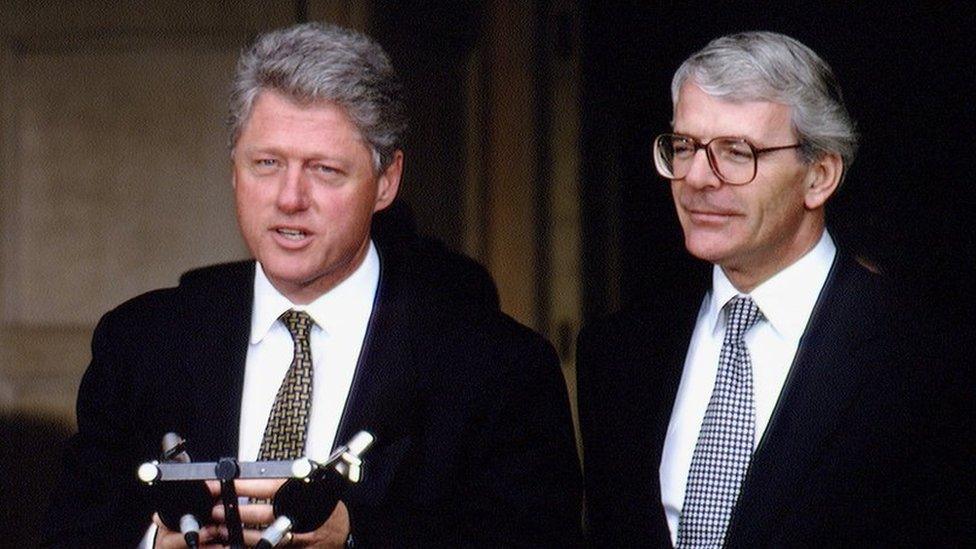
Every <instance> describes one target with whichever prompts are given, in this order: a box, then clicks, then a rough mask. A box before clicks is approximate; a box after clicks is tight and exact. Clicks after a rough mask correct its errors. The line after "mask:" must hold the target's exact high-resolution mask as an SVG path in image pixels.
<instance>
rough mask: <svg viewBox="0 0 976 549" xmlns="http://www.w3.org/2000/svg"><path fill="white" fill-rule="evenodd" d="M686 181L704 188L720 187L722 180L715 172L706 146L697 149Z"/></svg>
mask: <svg viewBox="0 0 976 549" xmlns="http://www.w3.org/2000/svg"><path fill="white" fill-rule="evenodd" d="M684 180H685V182H686V183H688V184H689V185H691V186H692V187H695V188H698V189H704V188H707V187H718V186H720V185H721V184H722V180H721V179H719V178H718V176H717V175H716V174H715V170H713V169H712V165H711V163H710V162H709V159H708V151H706V150H705V149H704V148H701V149H698V150H697V151H695V156H694V157H692V159H691V168H690V169H689V170H688V175H686V176H685V178H684Z"/></svg>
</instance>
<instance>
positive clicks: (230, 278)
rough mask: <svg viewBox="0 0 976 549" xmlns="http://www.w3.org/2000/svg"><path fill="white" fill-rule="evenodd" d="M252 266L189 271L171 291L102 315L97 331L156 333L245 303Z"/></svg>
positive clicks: (244, 263)
mask: <svg viewBox="0 0 976 549" xmlns="http://www.w3.org/2000/svg"><path fill="white" fill-rule="evenodd" d="M253 277H254V262H253V261H242V262H236V263H226V264H221V265H212V266H208V267H201V268H198V269H193V270H191V271H187V272H186V273H184V274H182V275H181V276H180V278H179V284H178V285H177V286H175V287H169V288H160V289H156V290H152V291H149V292H146V293H144V294H141V295H138V296H136V297H133V298H131V299H129V300H127V301H125V302H123V303H122V304H120V305H119V306H117V307H115V308H114V309H112V310H111V311H109V312H108V313H106V314H105V315H104V316H103V317H102V319H101V320H100V321H99V323H98V327H97V328H96V333H98V331H99V330H107V329H110V330H112V331H118V330H122V331H132V330H139V329H140V328H141V329H145V330H149V331H155V330H159V329H160V328H161V327H164V326H166V325H170V324H172V325H180V324H182V323H184V322H186V320H187V319H188V318H191V317H193V316H197V315H200V314H208V313H209V311H210V310H211V308H212V307H215V306H226V305H228V304H229V303H233V302H240V301H242V300H246V299H247V298H248V296H250V294H251V292H253Z"/></svg>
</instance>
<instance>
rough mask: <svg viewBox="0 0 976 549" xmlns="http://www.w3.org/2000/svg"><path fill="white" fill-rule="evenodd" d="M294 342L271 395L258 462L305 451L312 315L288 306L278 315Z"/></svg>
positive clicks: (309, 387)
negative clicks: (281, 377)
mask: <svg viewBox="0 0 976 549" xmlns="http://www.w3.org/2000/svg"><path fill="white" fill-rule="evenodd" d="M279 320H281V322H282V323H284V325H285V327H287V328H288V331H289V332H291V338H292V340H293V341H294V343H295V355H294V358H293V359H292V361H291V366H290V367H289V368H288V372H287V373H286V374H285V379H284V381H282V382H281V387H279V388H278V395H277V396H275V401H274V405H273V406H272V407H271V414H270V415H269V416H268V425H267V427H265V429H264V440H262V441H261V449H260V450H259V452H258V460H259V461H266V460H267V461H272V460H289V459H297V458H299V457H301V456H302V455H304V452H305V434H306V431H307V429H308V414H309V410H310V409H311V407H312V351H311V350H310V349H309V345H308V333H309V331H310V330H311V329H312V324H313V323H314V322H313V321H312V318H311V317H310V316H308V313H306V312H304V311H296V310H293V309H290V310H288V311H286V312H285V313H284V314H282V315H281V317H279Z"/></svg>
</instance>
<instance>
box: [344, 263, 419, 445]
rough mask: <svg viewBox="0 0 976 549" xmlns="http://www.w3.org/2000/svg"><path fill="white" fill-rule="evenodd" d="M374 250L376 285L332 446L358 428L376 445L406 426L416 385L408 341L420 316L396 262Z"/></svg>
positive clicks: (354, 432)
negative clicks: (377, 271) (377, 273)
mask: <svg viewBox="0 0 976 549" xmlns="http://www.w3.org/2000/svg"><path fill="white" fill-rule="evenodd" d="M377 251H378V252H379V255H380V280H379V286H378V288H377V295H376V298H375V300H374V303H373V312H372V314H371V315H370V319H369V326H368V328H367V330H366V337H365V339H364V341H363V348H362V351H361V352H360V356H359V361H358V363H357V365H356V373H355V375H354V377H353V382H352V387H351V388H350V391H349V396H348V397H347V399H346V405H345V409H344V411H343V415H342V420H341V423H340V425H339V429H338V431H337V435H336V440H335V443H334V445H335V446H338V445H341V444H345V443H346V442H348V440H349V439H350V438H351V437H352V436H353V435H354V434H356V433H357V432H358V431H360V430H366V431H369V432H370V433H371V434H373V436H375V437H376V439H377V440H376V444H377V445H379V444H384V443H385V441H388V440H389V439H390V438H393V437H395V429H396V428H398V427H402V426H403V425H404V424H405V422H404V421H403V418H404V414H405V413H407V412H408V411H409V403H410V402H411V401H412V399H411V398H410V393H411V391H413V389H414V386H415V383H414V382H413V380H412V377H411V375H412V374H411V372H412V370H411V368H410V365H411V364H412V363H413V359H412V347H411V346H410V341H412V338H411V330H412V329H414V328H415V326H414V324H415V323H416V319H417V314H418V313H419V311H414V310H413V309H412V308H413V307H415V306H417V303H416V302H417V298H416V296H412V295H411V293H410V291H409V289H408V288H407V287H406V286H407V284H408V281H407V280H406V278H407V277H405V276H404V272H403V271H404V269H403V265H402V264H400V261H399V260H398V259H394V258H393V257H392V255H393V254H390V253H385V252H384V250H383V249H380V248H378V249H377Z"/></svg>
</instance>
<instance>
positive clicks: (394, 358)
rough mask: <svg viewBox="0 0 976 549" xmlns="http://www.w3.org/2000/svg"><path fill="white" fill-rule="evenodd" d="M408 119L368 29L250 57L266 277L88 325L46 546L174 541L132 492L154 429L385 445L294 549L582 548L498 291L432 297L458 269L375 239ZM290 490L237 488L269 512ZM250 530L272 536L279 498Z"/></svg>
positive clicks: (539, 389) (207, 440) (542, 404)
mask: <svg viewBox="0 0 976 549" xmlns="http://www.w3.org/2000/svg"><path fill="white" fill-rule="evenodd" d="M405 125H406V123H405V116H404V113H403V104H402V100H401V98H400V87H399V85H398V83H397V79H396V76H395V74H394V72H393V69H392V67H391V65H390V63H389V60H388V59H387V57H386V55H385V53H384V52H383V51H382V49H381V48H380V47H379V46H378V45H377V44H376V43H375V42H373V41H372V40H370V39H368V38H367V37H365V36H363V35H360V34H358V33H355V32H352V31H347V30H345V29H341V28H338V27H333V26H328V25H320V24H305V25H299V26H296V27H292V28H289V29H284V30H281V31H275V32H272V33H268V34H266V35H264V36H261V37H259V39H258V40H257V42H256V43H255V44H254V46H253V47H251V48H250V49H249V50H248V51H246V52H244V54H243V55H242V57H241V59H240V61H239V64H238V69H237V74H236V78H235V83H234V90H233V95H232V98H231V131H232V140H231V141H232V159H233V170H234V181H233V183H234V190H235V197H236V205H237V214H238V220H239V224H240V228H241V232H242V234H243V236H244V240H245V241H246V243H247V245H248V247H249V249H250V251H251V253H252V254H253V255H254V257H255V259H256V261H249V262H242V263H237V264H231V265H222V266H215V267H209V268H205V269H200V270H197V271H193V272H191V273H188V274H186V275H185V276H183V277H182V279H181V281H180V285H179V286H178V287H177V288H170V289H164V290H158V291H154V292H150V293H148V294H145V295H142V296H139V297H137V298H135V299H133V300H131V301H129V302H127V303H125V304H123V305H121V306H120V307H118V308H117V309H115V310H113V311H111V312H110V313H108V314H107V315H105V316H104V317H103V319H102V320H101V321H100V322H99V324H98V327H97V328H96V330H95V334H94V337H93V341H92V362H91V365H90V366H89V368H88V371H87V372H86V374H85V377H84V379H83V381H82V385H81V389H80V391H79V397H78V433H77V435H75V436H74V437H73V439H72V440H71V442H70V444H69V447H68V449H67V452H66V457H65V467H64V475H63V478H62V481H61V484H60V489H59V491H58V495H57V496H56V497H55V501H54V503H53V505H52V512H51V516H50V517H49V523H48V535H47V538H48V541H49V543H50V544H53V545H58V546H70V547H78V546H90V545H99V546H105V547H124V546H134V545H135V544H136V543H138V542H139V539H140V537H143V539H144V543H146V544H147V545H149V544H154V545H155V546H156V547H179V546H185V543H184V539H183V536H182V535H181V534H180V533H179V532H173V531H170V530H169V529H167V528H166V527H165V526H164V525H163V524H162V523H161V522H160V521H159V520H158V518H157V519H156V524H155V527H154V528H156V529H158V531H153V530H154V529H153V528H150V530H149V531H148V532H147V526H149V524H150V520H151V517H152V515H153V513H152V511H153V508H152V504H151V501H150V500H151V498H150V497H149V494H148V493H147V491H146V489H145V488H144V487H143V486H142V485H141V483H140V482H139V481H138V480H137V478H136V476H135V471H136V467H137V466H138V464H139V463H140V462H144V461H147V460H150V459H153V458H154V457H155V456H157V455H158V453H159V446H160V440H161V437H162V436H163V434H164V433H167V432H176V433H179V434H181V435H182V436H184V437H186V439H187V441H188V442H187V451H188V453H189V455H190V456H191V458H192V459H193V460H195V461H214V460H217V459H219V458H221V457H228V456H229V457H237V458H240V459H242V460H245V461H253V460H257V459H260V460H267V459H272V460H274V459H295V458H297V457H299V456H303V455H307V456H309V457H311V458H312V459H316V460H320V461H321V460H323V459H324V458H325V456H328V455H329V453H331V451H332V450H333V448H335V447H336V446H337V445H339V444H342V443H344V442H346V441H347V440H348V439H349V438H350V437H351V436H352V435H353V434H354V433H356V432H358V431H360V430H366V431H369V432H370V433H372V434H373V435H374V436H375V439H376V442H375V444H374V445H373V447H372V448H370V449H369V452H368V454H367V455H366V456H365V461H366V465H365V472H364V478H363V480H362V481H361V482H360V483H359V484H356V485H354V486H352V487H350V488H349V489H348V490H347V491H346V492H345V493H344V495H343V499H342V501H341V502H340V503H339V504H338V505H337V506H336V508H335V510H334V511H333V512H332V515H331V517H330V518H329V519H328V521H327V522H326V523H325V524H324V525H323V526H322V527H320V528H319V529H318V530H316V531H314V532H311V533H307V534H296V535H294V536H288V539H287V540H286V541H287V543H288V544H289V545H292V546H316V547H327V546H342V545H343V544H346V543H347V541H348V540H350V539H351V540H354V542H355V544H356V545H360V546H365V547H369V546H374V545H378V546H391V545H392V546H400V545H405V546H459V545H475V546H497V545H534V546H546V545H567V544H572V543H574V540H575V537H576V535H577V533H578V527H579V515H578V510H579V507H578V506H579V496H580V486H579V471H578V465H577V462H576V450H575V445H574V442H573V434H572V426H571V422H570V416H569V408H568V402H567V397H566V391H565V385H564V383H563V379H562V376H561V374H560V370H559V367H558V362H557V359H556V357H555V354H554V352H553V350H552V348H551V346H550V345H548V344H547V343H546V342H545V341H544V340H542V339H541V338H540V337H538V336H537V335H535V334H533V333H532V332H531V331H529V330H528V329H526V328H524V327H522V326H520V325H518V324H516V323H515V322H514V321H512V320H511V319H509V318H508V317H505V316H504V315H502V314H501V313H500V312H499V311H497V309H496V308H494V307H491V306H486V303H492V299H491V296H487V297H486V296H475V295H471V293H472V292H470V291H467V290H464V288H467V287H468V286H465V285H464V284H443V285H442V284H440V279H439V276H440V275H441V274H443V273H454V274H458V273H463V272H464V269H461V268H458V267H456V266H455V267H447V268H442V267H441V265H440V263H441V262H442V261H449V260H450V259H447V258H448V256H447V254H437V253H434V252H432V251H431V249H429V248H422V247H420V246H416V245H413V244H411V243H410V241H409V239H387V240H386V241H385V242H377V244H375V245H374V243H373V241H372V240H371V238H370V224H371V219H372V217H373V214H374V213H375V212H377V211H379V210H382V209H383V208H385V207H387V206H388V205H389V204H390V203H391V202H392V201H393V199H394V197H395V196H396V194H397V190H398V186H399V181H400V175H401V171H402V166H403V153H402V151H401V139H402V134H403V131H404V129H405ZM492 290H493V288H492ZM277 486H278V484H277V483H267V482H257V481H238V482H237V489H238V493H239V495H241V496H247V497H251V498H255V499H257V500H261V499H267V498H271V497H272V496H273V495H274V493H275V490H276V489H277ZM240 514H241V518H242V519H243V522H244V523H245V524H269V523H271V522H272V520H273V519H274V517H273V513H272V507H271V505H269V504H266V503H249V504H245V505H241V506H240ZM222 518H223V514H222V512H221V508H220V507H219V506H217V507H215V510H214V517H213V520H214V522H213V523H212V524H208V525H205V526H204V527H203V528H202V529H201V531H200V541H201V544H203V545H206V544H211V543H220V542H222V541H224V540H225V539H226V536H227V528H226V526H225V525H224V524H222V522H221V521H222ZM259 534H260V530H258V529H257V528H253V527H251V528H248V529H247V530H246V531H245V541H246V542H247V544H248V545H253V544H254V543H256V542H257V541H258V536H259ZM350 534H351V536H350Z"/></svg>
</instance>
